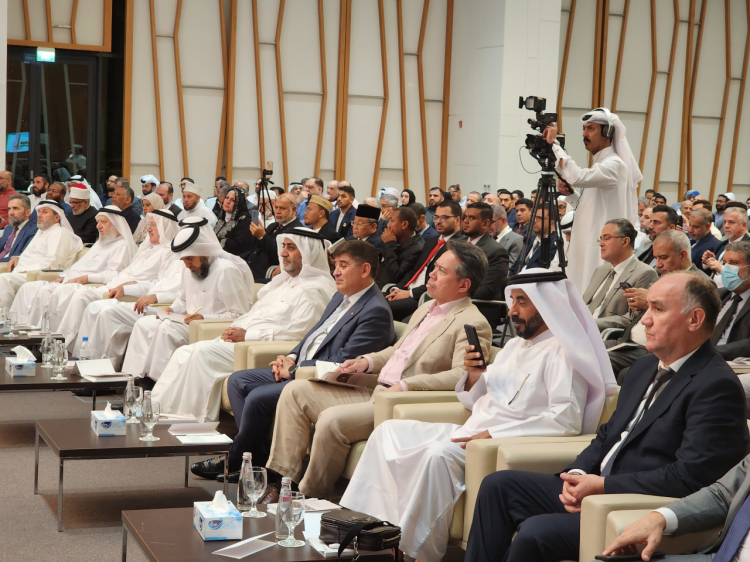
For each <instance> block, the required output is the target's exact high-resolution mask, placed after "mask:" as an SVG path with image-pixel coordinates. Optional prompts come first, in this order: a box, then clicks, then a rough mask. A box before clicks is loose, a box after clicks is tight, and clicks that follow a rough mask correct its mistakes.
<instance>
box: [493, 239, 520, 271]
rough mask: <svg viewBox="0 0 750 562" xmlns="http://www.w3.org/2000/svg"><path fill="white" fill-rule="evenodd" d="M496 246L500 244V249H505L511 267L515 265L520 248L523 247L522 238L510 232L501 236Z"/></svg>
mask: <svg viewBox="0 0 750 562" xmlns="http://www.w3.org/2000/svg"><path fill="white" fill-rule="evenodd" d="M498 244H500V247H501V248H505V249H506V250H508V254H509V256H510V265H511V266H512V265H513V264H514V263H516V260H517V259H518V256H519V255H521V247H522V246H523V236H521V235H520V234H516V233H515V232H513V231H511V232H509V233H508V234H506V235H505V236H503V237H502V238H501V239H500V240H499V241H498Z"/></svg>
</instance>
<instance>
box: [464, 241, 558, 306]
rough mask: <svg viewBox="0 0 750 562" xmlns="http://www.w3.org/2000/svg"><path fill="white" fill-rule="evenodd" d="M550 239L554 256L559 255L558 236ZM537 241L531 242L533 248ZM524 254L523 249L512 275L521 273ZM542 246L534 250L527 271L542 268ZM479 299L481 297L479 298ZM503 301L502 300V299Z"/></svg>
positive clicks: (526, 265) (513, 267)
mask: <svg viewBox="0 0 750 562" xmlns="http://www.w3.org/2000/svg"><path fill="white" fill-rule="evenodd" d="M549 237H550V246H551V247H552V252H553V255H555V254H556V253H557V234H556V233H555V232H553V233H552V234H550V235H549ZM535 241H536V239H534V240H533V241H532V242H531V247H532V248H533V247H534V242H535ZM522 254H523V248H521V254H519V256H518V259H517V260H516V263H514V264H513V265H512V266H511V268H510V275H515V274H516V273H518V271H519V267H518V266H519V265H520V263H521V255H522ZM541 260H542V246H541V244H540V245H539V247H538V248H537V249H536V250H534V252H533V253H532V254H531V255H530V256H529V259H528V260H527V261H526V263H525V264H524V267H525V268H526V269H531V268H532V267H542V261H541ZM477 298H479V297H477ZM500 300H502V299H500Z"/></svg>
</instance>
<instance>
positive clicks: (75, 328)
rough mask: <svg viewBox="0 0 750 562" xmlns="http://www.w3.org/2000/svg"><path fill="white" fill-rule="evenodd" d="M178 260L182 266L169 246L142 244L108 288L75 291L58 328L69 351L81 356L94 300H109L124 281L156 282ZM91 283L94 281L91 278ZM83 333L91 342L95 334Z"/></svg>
mask: <svg viewBox="0 0 750 562" xmlns="http://www.w3.org/2000/svg"><path fill="white" fill-rule="evenodd" d="M175 261H176V262H177V265H182V262H181V261H179V260H175V259H174V253H173V252H172V249H171V248H170V246H168V245H165V244H157V245H156V246H152V245H148V246H143V245H141V247H140V248H138V252H136V254H135V257H134V258H133V261H132V262H130V265H129V266H128V267H126V268H125V269H123V270H122V271H121V272H120V273H118V274H117V275H116V276H115V277H113V278H112V279H111V280H110V281H109V282H108V283H107V284H106V285H105V286H104V287H91V286H86V285H84V286H82V287H81V288H80V289H78V290H77V291H76V292H75V293H73V296H72V298H71V299H70V301H69V303H68V305H67V308H66V310H65V313H64V314H63V316H62V318H61V319H60V321H59V324H58V326H57V328H55V329H56V330H58V331H59V332H60V333H61V334H63V335H64V336H65V345H66V346H67V348H68V350H69V351H71V352H73V354H74V355H75V356H76V357H78V355H77V353H78V352H79V351H80V345H79V341H80V338H79V337H78V334H79V328H80V327H81V320H82V319H83V314H84V312H85V311H86V307H87V306H88V305H89V304H90V303H92V302H94V301H97V300H100V299H106V298H107V296H108V293H109V291H110V290H111V289H115V288H117V287H119V286H120V285H122V284H123V283H131V282H133V283H136V284H138V283H153V282H155V281H156V279H158V278H162V277H163V276H164V275H165V274H166V271H167V268H168V267H169V265H170V264H171V263H175ZM183 267H184V265H183ZM179 273H182V271H181V270H180V271H179ZM89 282H91V278H90V277H89ZM178 283H179V281H178ZM134 286H135V285H125V286H124V287H123V289H124V291H125V294H126V295H130V294H131V293H129V291H128V288H129V287H134ZM139 296H140V295H139ZM169 302H171V300H170V301H169ZM128 334H130V332H128ZM82 335H83V336H86V337H88V338H89V342H91V341H92V337H93V334H92V333H91V332H88V331H86V332H84V333H83V334H82ZM92 357H93V356H92Z"/></svg>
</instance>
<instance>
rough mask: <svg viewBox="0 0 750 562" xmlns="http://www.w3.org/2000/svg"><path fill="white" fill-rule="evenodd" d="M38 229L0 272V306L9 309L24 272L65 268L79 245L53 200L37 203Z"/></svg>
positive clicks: (73, 258) (74, 255) (79, 242)
mask: <svg viewBox="0 0 750 562" xmlns="http://www.w3.org/2000/svg"><path fill="white" fill-rule="evenodd" d="M36 211H37V226H38V227H39V230H37V233H36V234H35V235H34V238H32V239H31V242H29V245H28V246H27V247H26V249H25V250H24V251H23V253H22V254H21V255H20V256H14V257H12V258H10V261H9V262H8V271H7V272H6V273H2V274H0V309H5V310H8V311H9V310H10V307H11V306H12V304H13V299H14V297H15V296H16V292H18V289H20V288H21V286H22V285H23V284H24V283H26V273H27V272H29V271H37V270H40V269H59V270H66V269H68V268H69V267H70V266H71V265H73V262H74V261H75V259H76V255H77V254H78V252H79V251H80V250H82V249H83V242H81V239H80V238H79V237H78V236H76V235H75V233H74V232H73V228H72V227H71V226H70V223H68V219H66V218H65V210H64V209H63V208H62V205H60V203H58V202H57V201H52V200H44V201H40V202H39V203H38V204H37V208H36Z"/></svg>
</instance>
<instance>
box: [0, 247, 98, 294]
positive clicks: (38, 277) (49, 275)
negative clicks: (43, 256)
mask: <svg viewBox="0 0 750 562" xmlns="http://www.w3.org/2000/svg"><path fill="white" fill-rule="evenodd" d="M88 251H89V249H88V248H83V249H82V250H80V251H79V252H78V254H76V259H75V260H74V261H73V263H75V262H77V261H78V260H80V259H81V258H82V257H83V256H85V255H86V252H88ZM2 265H4V266H5V269H4V270H2V271H7V270H8V264H7V263H4V264H2ZM2 271H0V273H1V272H2ZM59 276H60V274H59V273H58V272H56V271H41V270H34V271H28V272H26V281H27V282H31V281H54V280H55V279H57V278H58V277H59ZM94 286H95V287H96V286H97V285H94Z"/></svg>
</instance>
